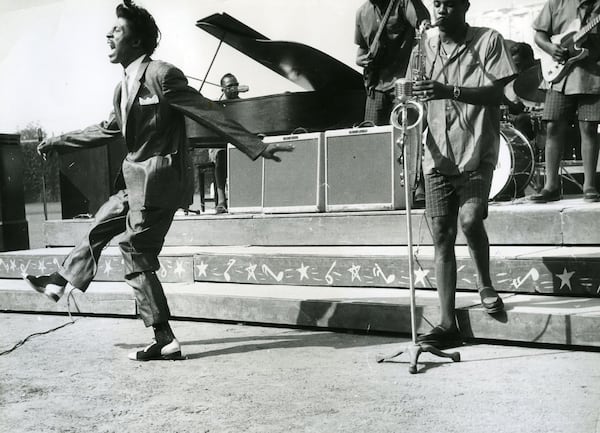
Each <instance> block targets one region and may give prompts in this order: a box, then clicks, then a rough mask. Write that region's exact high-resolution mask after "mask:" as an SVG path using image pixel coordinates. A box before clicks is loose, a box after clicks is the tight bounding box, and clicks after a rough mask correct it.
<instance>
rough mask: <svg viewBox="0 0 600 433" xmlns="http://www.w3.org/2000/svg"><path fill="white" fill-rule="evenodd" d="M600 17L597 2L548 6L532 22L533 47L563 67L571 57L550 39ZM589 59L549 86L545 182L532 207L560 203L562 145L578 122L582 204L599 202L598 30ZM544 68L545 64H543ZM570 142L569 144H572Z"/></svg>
mask: <svg viewBox="0 0 600 433" xmlns="http://www.w3.org/2000/svg"><path fill="white" fill-rule="evenodd" d="M598 15H600V1H598V0H548V1H547V2H546V4H545V5H544V7H543V8H542V10H541V12H540V14H539V15H538V17H537V18H536V20H535V21H534V22H533V28H534V30H535V39H534V40H535V43H536V44H537V45H538V46H539V47H540V48H541V49H542V50H544V52H546V53H547V54H548V55H549V56H551V57H552V59H553V60H554V61H555V62H558V63H565V62H567V61H568V60H569V57H570V56H571V54H570V53H569V51H568V50H567V49H565V48H564V47H562V46H561V45H558V44H555V43H553V42H552V40H551V37H552V36H554V35H560V34H562V33H565V32H567V31H569V30H570V28H571V24H572V23H573V22H574V21H575V20H577V19H579V20H580V22H581V25H585V24H586V23H588V22H589V21H590V19H592V18H595V17H597V16H598ZM583 47H584V48H588V49H589V50H590V55H589V56H588V57H587V58H584V59H582V60H580V61H577V62H575V63H573V65H572V67H570V70H568V72H567V74H566V75H565V76H564V77H563V78H562V79H560V80H558V81H557V82H555V83H552V84H551V86H550V89H548V92H547V93H546V102H545V104H544V113H543V115H542V119H543V120H546V121H548V124H547V129H546V134H547V135H546V137H547V138H546V149H545V154H546V182H545V184H544V188H543V189H542V190H541V191H540V192H539V193H538V194H534V195H532V196H531V197H530V199H531V201H533V202H534V203H546V202H549V201H556V200H560V198H561V193H560V176H559V173H558V171H559V168H560V160H561V158H562V152H563V148H564V143H565V141H567V140H569V136H572V134H570V130H571V129H570V125H571V123H572V122H573V121H574V120H575V117H577V120H578V122H579V132H580V134H581V158H582V160H583V199H584V200H585V201H586V202H597V201H599V200H600V195H599V194H598V190H597V189H596V185H595V178H596V165H597V163H598V147H599V146H600V144H599V142H598V124H599V122H600V48H599V47H600V35H599V34H598V27H596V29H594V30H593V31H592V32H591V34H589V35H588V36H587V40H586V41H585V42H584V44H583ZM542 65H543V64H542ZM571 139H572V138H571Z"/></svg>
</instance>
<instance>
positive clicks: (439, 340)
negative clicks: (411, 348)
mask: <svg viewBox="0 0 600 433" xmlns="http://www.w3.org/2000/svg"><path fill="white" fill-rule="evenodd" d="M462 342H463V340H462V337H461V335H460V332H459V331H458V329H457V328H456V327H454V328H451V329H446V328H444V327H443V326H441V325H438V326H436V327H435V328H433V329H432V330H431V331H429V332H428V333H427V334H423V335H419V336H418V337H417V343H423V344H429V345H431V346H434V347H437V348H438V349H448V348H450V347H456V346H460V345H461V344H462Z"/></svg>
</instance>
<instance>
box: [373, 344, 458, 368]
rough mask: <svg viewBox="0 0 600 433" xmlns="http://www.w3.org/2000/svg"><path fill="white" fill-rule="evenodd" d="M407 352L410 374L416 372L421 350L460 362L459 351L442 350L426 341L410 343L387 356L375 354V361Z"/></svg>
mask: <svg viewBox="0 0 600 433" xmlns="http://www.w3.org/2000/svg"><path fill="white" fill-rule="evenodd" d="M405 352H406V353H408V356H409V360H410V364H409V366H408V372H409V373H410V374H415V373H418V369H417V363H418V361H419V356H420V355H421V353H423V352H428V353H432V354H434V355H436V356H439V357H440V358H450V359H452V361H453V362H460V353H459V352H444V351H443V350H440V349H438V348H437V347H434V346H432V345H431V344H427V343H410V344H408V345H406V346H404V347H403V348H401V349H400V350H398V351H396V352H394V354H392V355H389V356H382V355H379V356H377V362H378V363H382V362H387V361H391V360H392V359H394V358H396V357H397V356H400V355H402V354H403V353H405Z"/></svg>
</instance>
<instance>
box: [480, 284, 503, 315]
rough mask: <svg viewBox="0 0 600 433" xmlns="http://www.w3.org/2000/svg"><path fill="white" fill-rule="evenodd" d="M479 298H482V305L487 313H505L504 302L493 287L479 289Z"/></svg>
mask: <svg viewBox="0 0 600 433" xmlns="http://www.w3.org/2000/svg"><path fill="white" fill-rule="evenodd" d="M479 297H480V298H481V305H483V308H485V311H486V313H488V314H494V313H499V312H500V311H504V302H503V301H502V298H501V297H500V296H498V293H496V290H494V288H493V287H484V288H482V289H479Z"/></svg>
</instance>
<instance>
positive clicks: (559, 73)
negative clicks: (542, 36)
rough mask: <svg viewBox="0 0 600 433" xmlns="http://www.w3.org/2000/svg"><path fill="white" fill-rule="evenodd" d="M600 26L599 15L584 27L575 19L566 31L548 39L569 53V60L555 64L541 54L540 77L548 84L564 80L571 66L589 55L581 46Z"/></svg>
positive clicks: (546, 55)
mask: <svg viewBox="0 0 600 433" xmlns="http://www.w3.org/2000/svg"><path fill="white" fill-rule="evenodd" d="M598 24H600V15H598V16H596V17H594V18H593V19H591V20H590V22H588V23H587V24H586V25H585V26H583V27H581V21H580V20H579V19H575V20H573V21H572V22H571V24H569V26H568V27H567V30H566V31H564V32H563V33H561V34H559V35H554V36H552V37H551V38H550V41H551V42H552V43H553V44H556V45H559V46H561V47H562V48H565V49H567V50H568V51H569V58H568V59H567V61H565V62H557V61H556V60H554V59H553V58H552V56H551V55H549V54H547V53H542V56H541V58H540V60H541V65H542V75H543V76H544V79H545V80H546V81H547V82H548V83H557V82H559V81H560V80H562V79H563V78H564V76H565V75H567V73H568V72H569V70H570V69H571V67H572V66H573V64H575V63H576V62H579V61H581V60H583V59H585V58H586V57H587V56H588V55H589V50H588V49H587V48H582V47H581V45H582V44H583V43H584V42H585V39H586V37H587V35H588V33H589V32H590V31H592V30H593V29H594V28H595V27H596V26H597V25H598Z"/></svg>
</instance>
